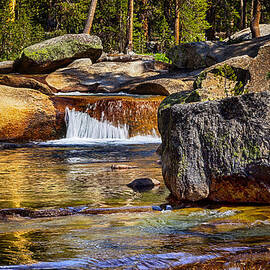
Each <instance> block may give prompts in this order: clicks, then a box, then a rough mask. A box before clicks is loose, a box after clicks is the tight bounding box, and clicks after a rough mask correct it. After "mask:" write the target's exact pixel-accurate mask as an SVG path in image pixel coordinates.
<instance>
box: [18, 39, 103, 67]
mask: <svg viewBox="0 0 270 270" xmlns="http://www.w3.org/2000/svg"><path fill="white" fill-rule="evenodd" d="M89 49H102V46H101V45H100V44H97V43H94V42H93V43H89V44H86V43H83V42H80V41H78V40H65V41H59V42H56V43H52V44H46V43H44V44H41V45H40V48H39V47H38V45H37V44H36V45H34V46H30V47H28V48H25V49H24V50H23V54H24V55H25V56H26V57H27V58H29V59H32V60H34V61H35V62H43V61H54V60H57V59H59V58H69V57H73V56H74V54H76V53H77V54H78V53H80V52H81V51H86V50H89Z"/></svg>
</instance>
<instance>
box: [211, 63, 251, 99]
mask: <svg viewBox="0 0 270 270" xmlns="http://www.w3.org/2000/svg"><path fill="white" fill-rule="evenodd" d="M211 72H212V73H214V74H215V75H216V76H221V77H223V78H225V81H224V89H225V90H224V91H225V94H226V96H229V95H230V96H238V95H242V94H244V93H245V89H244V86H245V83H246V78H245V76H243V74H242V73H243V72H246V71H244V70H242V69H240V68H234V67H232V66H229V65H227V64H225V65H223V66H218V67H217V68H215V69H213V70H212V71H211ZM227 80H229V81H231V82H234V83H235V86H234V87H233V88H232V89H230V84H227Z"/></svg>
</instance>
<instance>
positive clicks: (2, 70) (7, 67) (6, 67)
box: [0, 61, 14, 74]
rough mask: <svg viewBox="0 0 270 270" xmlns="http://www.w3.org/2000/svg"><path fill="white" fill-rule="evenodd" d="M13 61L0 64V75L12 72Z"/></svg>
mask: <svg viewBox="0 0 270 270" xmlns="http://www.w3.org/2000/svg"><path fill="white" fill-rule="evenodd" d="M13 65H14V61H3V62H0V74H8V73H11V72H14V66H13Z"/></svg>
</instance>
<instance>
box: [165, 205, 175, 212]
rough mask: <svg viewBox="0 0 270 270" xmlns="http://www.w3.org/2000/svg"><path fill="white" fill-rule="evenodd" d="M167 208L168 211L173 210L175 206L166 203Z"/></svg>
mask: <svg viewBox="0 0 270 270" xmlns="http://www.w3.org/2000/svg"><path fill="white" fill-rule="evenodd" d="M165 210H166V211H171V210H173V208H172V206H171V205H169V204H168V205H166V207H165Z"/></svg>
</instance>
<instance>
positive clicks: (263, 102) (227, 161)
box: [159, 92, 270, 203]
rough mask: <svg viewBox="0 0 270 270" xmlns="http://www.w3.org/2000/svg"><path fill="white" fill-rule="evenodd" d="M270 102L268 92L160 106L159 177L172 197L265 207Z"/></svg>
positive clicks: (269, 185) (269, 198)
mask: <svg viewBox="0 0 270 270" xmlns="http://www.w3.org/2000/svg"><path fill="white" fill-rule="evenodd" d="M165 101H166V99H165ZM269 103H270V92H260V93H251V94H246V95H242V96H237V97H230V98H226V99H222V100H220V101H207V102H198V103H192V104H191V103H190V104H174V103H173V102H167V104H165V106H164V104H163V106H161V107H160V110H159V130H160V133H161V136H162V151H161V152H162V172H163V177H164V180H165V183H166V185H167V187H168V188H169V190H170V191H171V193H172V196H173V197H174V198H176V199H177V200H178V201H181V200H190V201H198V200H202V199H211V200H214V201H226V202H257V203H270V174H269V171H270V155H269V149H270V138H269V132H270V106H269Z"/></svg>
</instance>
